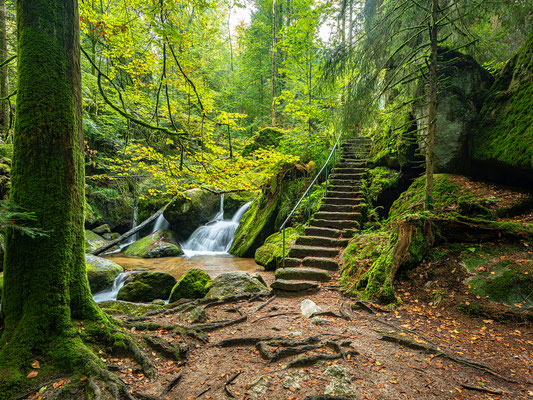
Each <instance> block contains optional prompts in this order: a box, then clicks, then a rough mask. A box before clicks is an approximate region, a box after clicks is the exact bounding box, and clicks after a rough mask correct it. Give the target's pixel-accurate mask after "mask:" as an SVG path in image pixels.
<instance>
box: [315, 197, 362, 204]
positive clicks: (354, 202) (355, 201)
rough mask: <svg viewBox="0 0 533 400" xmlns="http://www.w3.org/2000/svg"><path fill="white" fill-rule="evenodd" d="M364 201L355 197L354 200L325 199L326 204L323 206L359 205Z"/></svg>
mask: <svg viewBox="0 0 533 400" xmlns="http://www.w3.org/2000/svg"><path fill="white" fill-rule="evenodd" d="M362 201H363V199H362V198H359V197H353V198H343V197H327V196H326V197H324V202H323V203H322V204H333V205H336V204H337V205H357V204H359V203H361V202H362Z"/></svg>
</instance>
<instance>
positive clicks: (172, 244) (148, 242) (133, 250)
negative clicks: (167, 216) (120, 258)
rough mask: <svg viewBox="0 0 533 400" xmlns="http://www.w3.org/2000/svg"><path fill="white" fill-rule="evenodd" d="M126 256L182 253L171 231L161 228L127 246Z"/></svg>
mask: <svg viewBox="0 0 533 400" xmlns="http://www.w3.org/2000/svg"><path fill="white" fill-rule="evenodd" d="M124 254H126V255H127V256H131V257H141V258H159V257H176V256H181V255H183V250H182V249H181V248H180V246H179V244H178V242H177V241H176V239H175V237H174V234H173V233H172V231H169V230H167V229H162V230H159V231H157V232H154V233H152V234H150V235H148V236H145V237H143V238H142V239H139V240H137V241H136V242H135V243H132V244H131V245H129V246H128V248H127V249H126V251H125V252H124Z"/></svg>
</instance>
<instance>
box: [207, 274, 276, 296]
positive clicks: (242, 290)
mask: <svg viewBox="0 0 533 400" xmlns="http://www.w3.org/2000/svg"><path fill="white" fill-rule="evenodd" d="M258 275H259V274H249V273H248V272H244V271H234V272H226V273H224V274H221V275H219V276H217V277H216V278H215V279H214V280H213V281H212V282H211V286H210V287H209V291H208V292H207V295H206V297H208V298H213V297H217V298H222V297H227V296H240V295H245V294H257V293H260V292H266V291H268V288H267V286H266V285H265V283H264V281H263V280H262V278H260V275H259V276H258Z"/></svg>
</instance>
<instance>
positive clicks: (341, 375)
mask: <svg viewBox="0 0 533 400" xmlns="http://www.w3.org/2000/svg"><path fill="white" fill-rule="evenodd" d="M324 376H326V377H328V378H333V379H332V381H331V382H330V384H329V385H328V386H326V390H325V391H324V394H326V395H335V396H346V397H355V396H357V391H356V390H355V388H354V387H353V386H352V384H351V380H350V374H349V373H348V371H347V370H345V369H344V368H342V367H339V366H337V365H331V366H329V367H328V368H326V370H325V371H324Z"/></svg>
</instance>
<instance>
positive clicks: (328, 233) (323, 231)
mask: <svg viewBox="0 0 533 400" xmlns="http://www.w3.org/2000/svg"><path fill="white" fill-rule="evenodd" d="M304 232H305V234H306V235H309V236H322V237H329V238H338V237H340V236H341V234H342V231H341V230H339V229H330V228H316V227H312V226H308V227H307V228H305V231H304Z"/></svg>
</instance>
